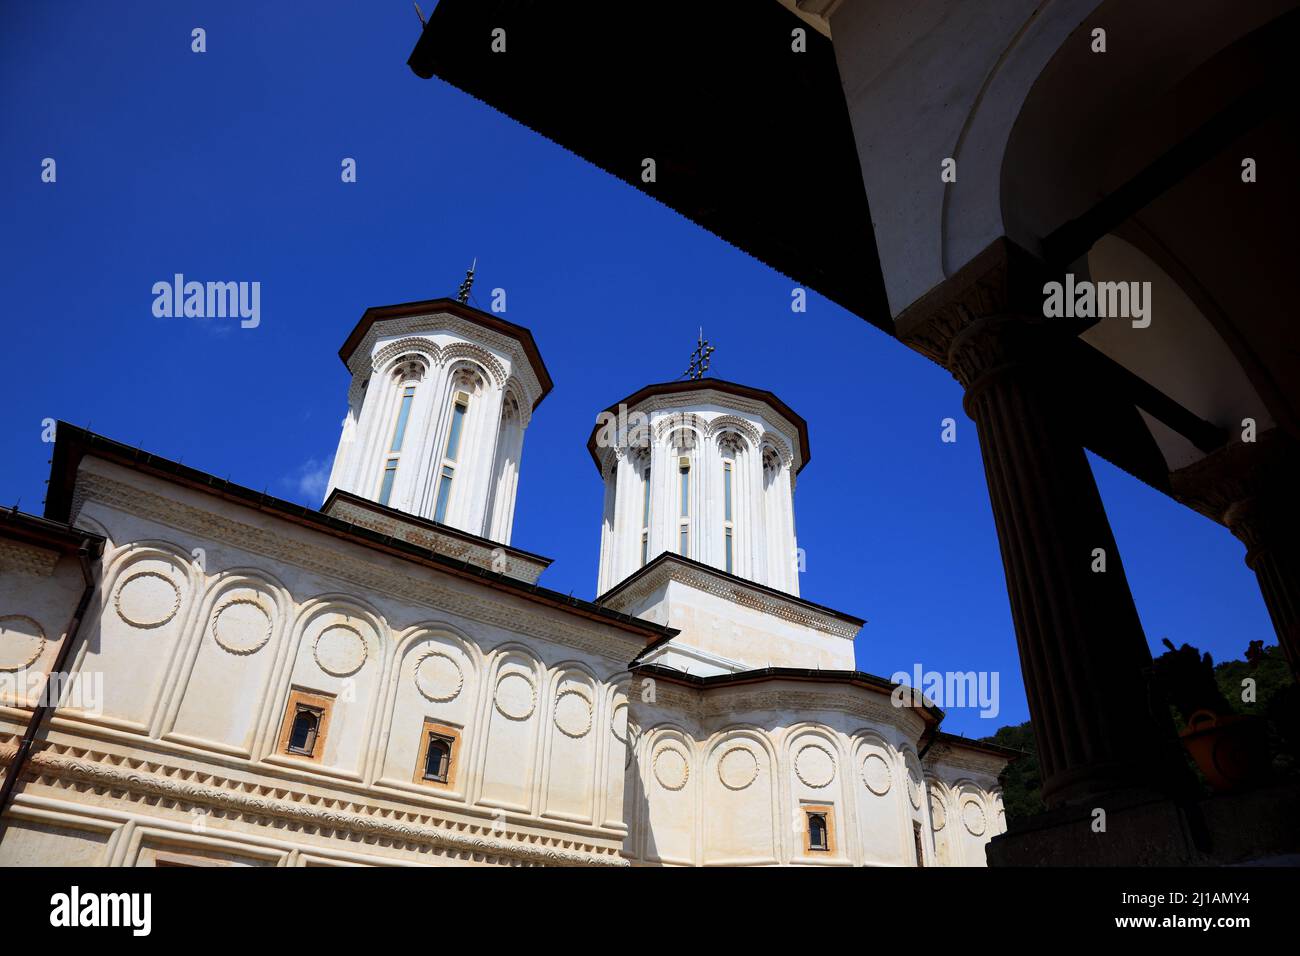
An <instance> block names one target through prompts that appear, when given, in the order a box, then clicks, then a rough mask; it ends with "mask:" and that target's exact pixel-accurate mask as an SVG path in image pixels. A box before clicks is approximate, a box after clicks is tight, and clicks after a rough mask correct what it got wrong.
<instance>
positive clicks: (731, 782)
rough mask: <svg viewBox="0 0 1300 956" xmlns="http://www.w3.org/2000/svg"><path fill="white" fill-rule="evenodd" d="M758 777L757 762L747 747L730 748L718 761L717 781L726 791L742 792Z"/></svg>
mask: <svg viewBox="0 0 1300 956" xmlns="http://www.w3.org/2000/svg"><path fill="white" fill-rule="evenodd" d="M757 776H758V761H757V760H755V759H754V753H753V751H752V750H750V749H749V748H748V747H732V748H731V749H730V750H728V751H727V752H726V753H725V754H723V755H722V759H721V760H719V761H718V779H719V780H721V781H722V785H723V786H724V787H726V788H727V789H728V790H744V789H745V788H746V787H748V786H749V785H750V784H751V783H753V782H754V778H755V777H757Z"/></svg>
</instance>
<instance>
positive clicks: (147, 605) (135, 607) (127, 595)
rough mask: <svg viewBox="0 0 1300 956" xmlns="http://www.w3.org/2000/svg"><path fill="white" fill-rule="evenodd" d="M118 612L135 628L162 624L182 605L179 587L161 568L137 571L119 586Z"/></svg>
mask: <svg viewBox="0 0 1300 956" xmlns="http://www.w3.org/2000/svg"><path fill="white" fill-rule="evenodd" d="M115 603H116V605H117V615H118V617H120V618H121V619H122V620H124V621H126V623H128V624H130V625H131V626H132V627H142V628H149V627H162V626H163V625H164V624H166V623H167V622H168V621H170V620H171V619H172V618H173V617H175V616H176V611H177V610H178V609H179V608H180V606H181V592H180V589H179V588H177V587H176V585H175V584H174V583H172V579H171V578H169V577H167V576H166V575H165V574H162V573H160V572H158V571H137V572H136V573H135V574H132V575H131V576H130V577H128V578H127V579H126V580H125V581H123V582H122V585H121V586H120V587H119V588H118V589H117V600H116V602H115Z"/></svg>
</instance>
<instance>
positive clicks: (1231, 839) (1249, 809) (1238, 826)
mask: <svg viewBox="0 0 1300 956" xmlns="http://www.w3.org/2000/svg"><path fill="white" fill-rule="evenodd" d="M1298 803H1300V783H1296V782H1288V783H1285V784H1279V785H1277V786H1272V787H1267V788H1262V789H1259V790H1252V791H1249V792H1247V793H1239V794H1223V795H1217V796H1213V797H1205V798H1203V799H1200V800H1195V801H1192V802H1191V803H1179V802H1177V801H1174V800H1170V799H1157V800H1150V799H1142V798H1141V797H1140V796H1137V795H1128V796H1127V797H1125V796H1111V797H1108V798H1107V799H1106V800H1105V801H1098V805H1099V806H1103V807H1104V808H1105V810H1106V831H1105V832H1104V833H1094V832H1093V829H1092V825H1093V811H1092V808H1090V807H1068V808H1062V809H1058V810H1049V811H1047V812H1046V813H1040V814H1037V815H1036V816H1033V817H1030V818H1029V819H1027V820H1023V821H1021V822H1019V823H1017V824H1014V825H1013V827H1012V829H1010V830H1009V831H1008V832H1006V833H1003V834H1000V835H999V836H996V837H994V838H993V839H992V840H990V841H989V844H988V848H987V858H988V864H989V866H1226V865H1232V864H1252V863H1263V862H1267V861H1268V860H1270V859H1273V858H1277V857H1283V856H1286V855H1289V854H1290V855H1294V854H1300V815H1297V814H1296V813H1295V807H1296V805H1297V804H1298Z"/></svg>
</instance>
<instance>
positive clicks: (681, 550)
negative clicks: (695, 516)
mask: <svg viewBox="0 0 1300 956" xmlns="http://www.w3.org/2000/svg"><path fill="white" fill-rule="evenodd" d="M690 544H691V529H690V528H688V527H687V526H686V525H682V529H681V540H680V541H679V542H678V548H677V553H678V554H680V555H681V556H682V557H683V558H685V557H688V555H687V553H686V552H687V551H689V550H690Z"/></svg>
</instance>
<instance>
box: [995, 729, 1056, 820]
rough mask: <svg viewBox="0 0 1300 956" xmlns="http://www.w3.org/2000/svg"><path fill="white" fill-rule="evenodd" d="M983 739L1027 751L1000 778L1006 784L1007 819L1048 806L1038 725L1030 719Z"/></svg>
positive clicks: (1004, 790) (1022, 815) (1033, 812)
mask: <svg viewBox="0 0 1300 956" xmlns="http://www.w3.org/2000/svg"><path fill="white" fill-rule="evenodd" d="M983 741H984V742H985V743H989V744H997V745H998V746H1000V747H1010V748H1011V749H1012V750H1020V751H1023V752H1024V756H1023V757H1019V758H1017V759H1015V760H1013V761H1011V763H1009V764H1007V767H1006V769H1005V770H1003V771H1002V776H1001V777H1000V778H999V782H1000V783H1001V785H1002V807H1003V809H1004V810H1006V813H1007V823H1011V822H1013V821H1015V820H1022V819H1024V818H1025V817H1031V816H1033V815H1034V814H1035V813H1039V812H1041V811H1042V810H1044V809H1046V808H1045V807H1044V805H1043V798H1042V780H1041V779H1040V774H1039V771H1038V746H1037V745H1036V744H1035V743H1034V729H1033V727H1031V726H1030V723H1029V721H1027V720H1026V721H1025V722H1024V723H1023V724H1014V725H1012V724H1009V725H1007V726H1006V727H999V728H998V731H997V733H995V734H994V735H993V736H992V737H984V738H983Z"/></svg>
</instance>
